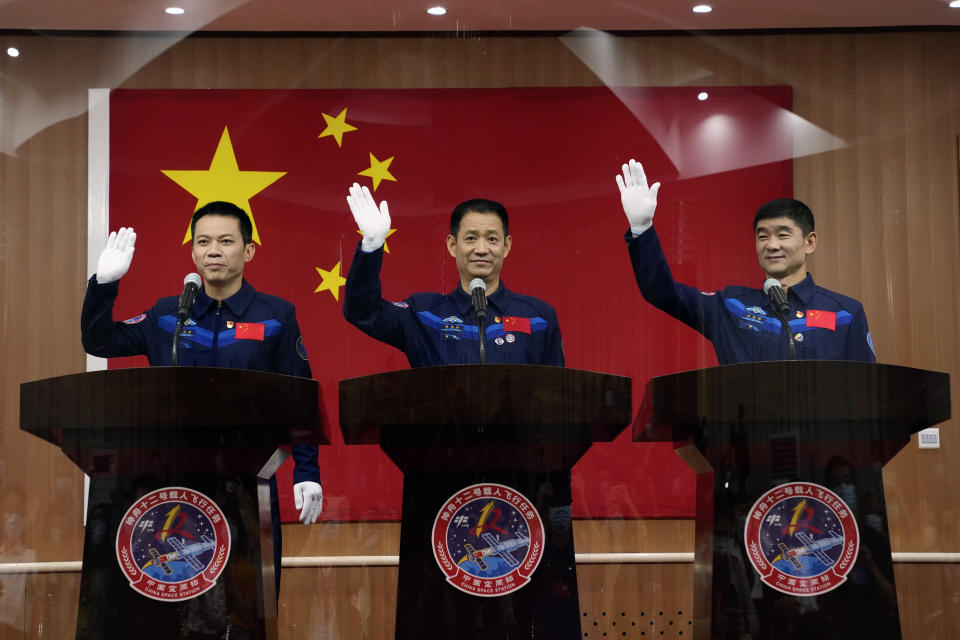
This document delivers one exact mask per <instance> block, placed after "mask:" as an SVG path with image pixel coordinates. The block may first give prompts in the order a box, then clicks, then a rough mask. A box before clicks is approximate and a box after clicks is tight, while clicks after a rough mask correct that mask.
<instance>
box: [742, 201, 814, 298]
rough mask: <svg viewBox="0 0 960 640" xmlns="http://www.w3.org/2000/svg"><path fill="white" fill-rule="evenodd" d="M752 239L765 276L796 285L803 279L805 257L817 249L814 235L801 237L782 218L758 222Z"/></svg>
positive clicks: (801, 233) (799, 231)
mask: <svg viewBox="0 0 960 640" xmlns="http://www.w3.org/2000/svg"><path fill="white" fill-rule="evenodd" d="M755 237H756V241H757V259H758V260H759V261H760V267H761V268H762V269H763V270H764V271H765V272H766V273H767V275H768V276H770V277H773V278H777V279H778V280H781V281H782V280H784V279H785V278H786V279H788V280H791V279H795V280H796V282H799V281H800V280H802V279H803V278H804V277H806V264H807V256H808V255H810V254H811V253H813V250H814V249H816V248H817V234H816V232H814V231H811V232H810V233H809V234H807V236H806V237H804V235H803V231H802V230H801V229H800V227H798V226H797V223H796V222H794V221H793V220H791V219H790V218H787V217H786V216H784V217H780V218H767V219H766V220H760V221H759V222H757V228H756V229H755ZM787 284H795V283H794V282H790V283H787Z"/></svg>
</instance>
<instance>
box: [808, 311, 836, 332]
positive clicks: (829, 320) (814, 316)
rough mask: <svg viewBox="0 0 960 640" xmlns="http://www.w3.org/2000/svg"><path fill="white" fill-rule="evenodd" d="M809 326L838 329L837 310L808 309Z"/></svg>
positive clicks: (831, 329)
mask: <svg viewBox="0 0 960 640" xmlns="http://www.w3.org/2000/svg"><path fill="white" fill-rule="evenodd" d="M807 327H808V328H810V329H812V328H814V327H820V328H821V329H830V331H836V330H837V312H836V311H820V310H819V309H810V310H809V311H807Z"/></svg>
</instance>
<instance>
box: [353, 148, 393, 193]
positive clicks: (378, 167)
mask: <svg viewBox="0 0 960 640" xmlns="http://www.w3.org/2000/svg"><path fill="white" fill-rule="evenodd" d="M393 158H394V156H390V157H389V158H387V159H386V160H384V161H383V162H380V161H379V160H377V157H376V156H375V155H373V154H372V153H371V154H370V168H369V169H364V170H363V171H360V172H359V173H358V174H357V175H361V176H367V177H368V178H372V179H373V190H374V191H376V190H377V187H379V186H380V182H381V181H382V180H392V181H393V182H396V181H397V179H396V178H394V177H393V175H391V174H390V171H389V169H390V163H391V162H393Z"/></svg>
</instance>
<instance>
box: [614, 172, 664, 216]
mask: <svg viewBox="0 0 960 640" xmlns="http://www.w3.org/2000/svg"><path fill="white" fill-rule="evenodd" d="M617 186H618V187H620V203H621V204H622V205H623V212H624V213H625V214H627V220H628V221H629V222H630V231H632V232H633V233H634V235H640V234H641V233H643V232H644V231H646V230H647V229H649V228H650V227H651V226H652V225H653V212H654V211H656V209H657V192H658V191H660V183H659V182H655V183H654V184H653V186H652V187H648V186H647V174H645V173H644V172H643V166H642V165H641V164H640V163H639V162H637V161H636V160H634V159H633V158H631V159H630V163H629V164H625V165H623V175H622V176H620V175H618V176H617Z"/></svg>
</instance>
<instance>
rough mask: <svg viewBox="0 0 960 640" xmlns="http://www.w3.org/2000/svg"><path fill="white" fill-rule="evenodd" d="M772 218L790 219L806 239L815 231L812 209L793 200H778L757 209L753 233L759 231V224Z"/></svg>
mask: <svg viewBox="0 0 960 640" xmlns="http://www.w3.org/2000/svg"><path fill="white" fill-rule="evenodd" d="M770 218H790V219H791V220H793V222H794V223H796V225H797V226H798V227H800V231H802V232H803V237H804V238H806V237H807V236H808V235H810V233H811V232H812V231H813V230H814V223H813V212H812V211H810V207H808V206H807V205H805V204H803V203H802V202H800V201H799V200H794V199H793V198H777V199H776V200H771V201H770V202H768V203H766V204H764V205H763V206H761V207H760V208H759V209H757V215H755V216H753V231H754V233H756V231H757V223H758V222H760V221H761V220H768V219H770Z"/></svg>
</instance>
